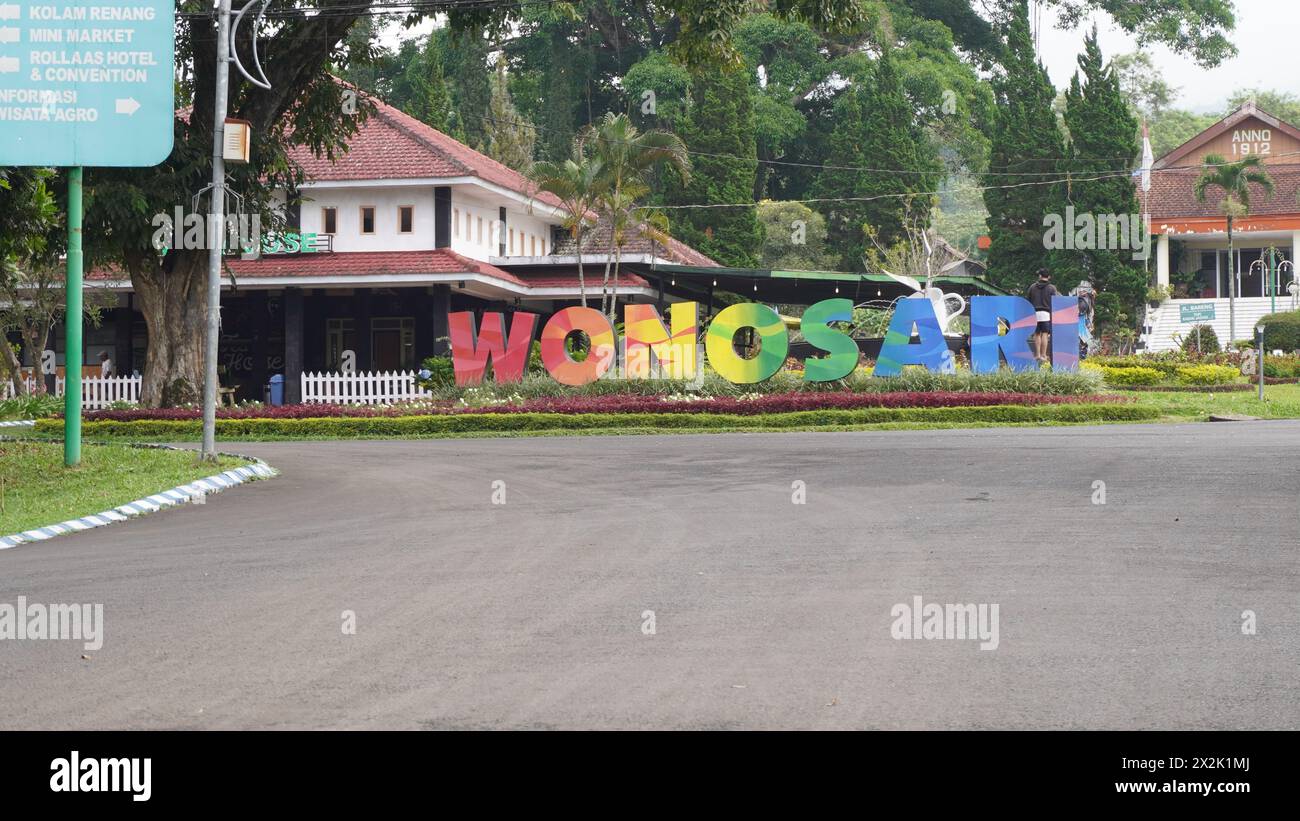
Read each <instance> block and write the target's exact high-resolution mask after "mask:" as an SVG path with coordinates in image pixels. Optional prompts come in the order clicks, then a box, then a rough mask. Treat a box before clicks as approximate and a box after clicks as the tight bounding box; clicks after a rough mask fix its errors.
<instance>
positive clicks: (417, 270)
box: [226, 248, 524, 285]
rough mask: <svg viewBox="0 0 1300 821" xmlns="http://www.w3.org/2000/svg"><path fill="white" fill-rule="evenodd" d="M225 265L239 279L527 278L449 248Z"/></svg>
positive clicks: (517, 282)
mask: <svg viewBox="0 0 1300 821" xmlns="http://www.w3.org/2000/svg"><path fill="white" fill-rule="evenodd" d="M226 266H227V267H228V268H229V269H230V271H231V273H233V274H234V275H235V277H236V279H239V278H247V279H256V278H259V277H330V276H391V275H395V274H481V275H483V276H489V277H492V278H494V279H499V280H503V281H505V282H509V283H512V284H514V285H523V284H524V280H522V279H520V278H519V277H518V276H515V275H514V274H511V273H507V272H506V271H503V270H501V269H500V268H497V267H496V266H495V265H489V264H487V263H486V262H479V261H478V260H474V259H470V258H469V257H464V256H461V255H460V254H458V253H456V252H455V251H452V250H451V249H449V248H438V249H436V250H432V251H352V252H342V253H322V254H294V255H287V254H286V255H273V256H264V257H262V258H261V259H254V260H246V259H239V258H230V259H227V260H226Z"/></svg>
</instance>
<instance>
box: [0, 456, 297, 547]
mask: <svg viewBox="0 0 1300 821" xmlns="http://www.w3.org/2000/svg"><path fill="white" fill-rule="evenodd" d="M157 447H160V448H165V449H167V450H183V449H184V448H173V447H170V446H167V445H158V446H157ZM222 455H223V456H234V455H236V454H222ZM239 458H241V459H249V457H247V456H241V457H239ZM250 461H252V462H253V464H251V465H248V466H247V467H242V468H234V469H232V470H228V471H226V472H225V473H218V474H216V475H215V476H209V477H207V478H206V479H197V480H195V481H193V482H190V483H189V484H188V485H180V486H179V487H174V488H172V489H171V490H164V491H163V492H162V493H155V494H154V495H152V496H146V497H145V498H143V499H136V500H135V501H134V502H127V503H126V504H124V505H119V506H118V507H115V508H113V509H112V510H106V511H104V512H103V513H97V514H95V515H93V516H82V517H81V518H80V519H69V520H68V521H66V522H62V523H60V524H57V525H50V526H48V527H38V528H36V529H35V530H25V531H23V532H22V533H15V534H13V535H12V536H0V550H7V549H9V548H11V547H15V546H17V545H20V544H24V543H28V542H43V541H45V540H46V539H52V538H54V537H55V536H62V535H63V534H65V533H78V532H80V531H82V530H90V529H92V528H96V527H104V526H105V525H111V524H113V523H114V522H125V521H126V520H127V519H130V518H133V517H135V516H144V515H146V514H149V513H156V512H158V511H159V510H162V509H164V508H168V507H174V506H175V505H183V504H187V503H189V502H193V501H194V500H195V499H205V498H206V497H207V496H208V495H209V494H212V493H220V492H221V491H223V490H226V489H227V488H232V487H235V486H236V485H242V484H244V483H245V482H251V481H254V480H256V479H270V478H271V477H272V476H276V475H278V474H279V471H277V470H276V469H275V468H273V467H271V466H270V465H268V464H266V463H265V462H263V461H262V460H261V459H256V460H253V459H250Z"/></svg>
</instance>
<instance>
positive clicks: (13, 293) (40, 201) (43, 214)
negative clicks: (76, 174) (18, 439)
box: [0, 168, 60, 395]
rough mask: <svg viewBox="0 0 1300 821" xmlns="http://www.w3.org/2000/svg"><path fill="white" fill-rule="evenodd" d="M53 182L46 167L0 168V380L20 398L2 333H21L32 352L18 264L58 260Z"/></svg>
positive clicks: (16, 369)
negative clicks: (51, 185) (51, 186)
mask: <svg viewBox="0 0 1300 821" xmlns="http://www.w3.org/2000/svg"><path fill="white" fill-rule="evenodd" d="M54 178H55V174H54V172H53V171H52V170H50V169H48V168H0V380H3V381H5V382H8V383H9V384H10V385H11V386H12V387H13V390H14V391H15V393H17V394H18V395H22V394H24V393H25V392H26V382H25V380H23V378H22V374H21V368H22V363H21V362H20V361H19V360H18V353H17V351H16V350H14V348H13V346H11V345H10V344H9V341H8V339H7V338H6V335H7V334H8V333H11V332H16V333H18V334H20V335H21V336H22V338H23V340H24V343H25V344H28V348H29V350H31V347H30V344H29V343H27V342H26V340H28V338H29V337H30V336H32V335H33V334H34V332H35V331H34V326H33V323H32V322H30V321H29V319H30V317H31V315H32V307H33V306H32V305H31V302H30V300H28V299H27V295H26V292H27V291H28V290H29V289H28V288H27V287H26V286H27V278H26V276H25V274H24V271H23V269H22V268H20V263H21V264H22V265H23V266H24V267H26V266H27V265H28V264H30V263H31V261H32V260H41V261H42V262H43V263H47V264H53V263H54V262H55V261H56V260H57V254H56V253H54V252H55V251H57V249H58V244H57V243H52V242H51V239H52V237H53V236H54V235H56V233H57V231H56V229H57V227H58V226H59V225H60V220H59V219H58V210H57V208H56V207H55V198H54V195H53V194H52V193H51V192H50V189H49V186H50V184H51V183H52V182H53V180H54ZM52 244H53V247H51V246H52ZM42 348H43V344H42Z"/></svg>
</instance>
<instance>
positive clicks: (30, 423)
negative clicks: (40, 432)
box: [0, 419, 36, 428]
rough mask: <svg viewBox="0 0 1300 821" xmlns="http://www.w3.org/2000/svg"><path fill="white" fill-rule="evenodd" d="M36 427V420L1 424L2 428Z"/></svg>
mask: <svg viewBox="0 0 1300 821" xmlns="http://www.w3.org/2000/svg"><path fill="white" fill-rule="evenodd" d="M33 427H36V420H35V419H20V420H19V421H17V422H0V428H33Z"/></svg>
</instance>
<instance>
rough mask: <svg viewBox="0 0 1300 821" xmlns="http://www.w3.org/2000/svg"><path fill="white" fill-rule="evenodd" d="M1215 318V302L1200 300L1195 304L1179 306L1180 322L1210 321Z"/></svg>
mask: <svg viewBox="0 0 1300 821" xmlns="http://www.w3.org/2000/svg"><path fill="white" fill-rule="evenodd" d="M1213 319H1214V303H1213V302H1198V303H1196V304H1194V305H1179V306H1178V321H1179V322H1208V321H1210V320H1213Z"/></svg>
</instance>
